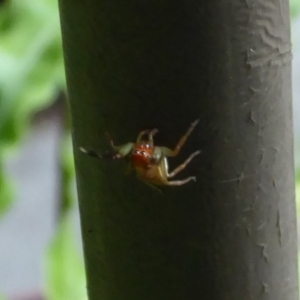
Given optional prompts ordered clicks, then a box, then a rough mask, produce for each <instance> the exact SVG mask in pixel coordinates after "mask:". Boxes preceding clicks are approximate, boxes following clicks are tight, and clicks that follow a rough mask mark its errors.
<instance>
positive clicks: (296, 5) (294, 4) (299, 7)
mask: <svg viewBox="0 0 300 300" xmlns="http://www.w3.org/2000/svg"><path fill="white" fill-rule="evenodd" d="M290 11H291V17H292V18H295V17H297V16H299V14H300V0H290Z"/></svg>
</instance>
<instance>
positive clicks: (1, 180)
mask: <svg viewBox="0 0 300 300" xmlns="http://www.w3.org/2000/svg"><path fill="white" fill-rule="evenodd" d="M0 167H1V164H0ZM12 195H13V187H12V183H11V182H9V180H7V179H6V177H5V175H4V174H3V173H2V170H1V168H0V217H2V216H3V214H4V213H5V212H6V211H7V209H8V208H9V207H10V204H11V203H12ZM0 299H1V298H0Z"/></svg>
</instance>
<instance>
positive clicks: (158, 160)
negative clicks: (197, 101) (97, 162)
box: [80, 120, 200, 185]
mask: <svg viewBox="0 0 300 300" xmlns="http://www.w3.org/2000/svg"><path fill="white" fill-rule="evenodd" d="M198 122H199V120H196V121H195V122H193V123H192V124H191V126H190V127H189V129H188V130H187V132H186V133H185V134H184V135H183V136H182V137H181V138H180V140H179V142H178V143H177V145H176V147H175V148H174V150H172V149H169V148H167V147H163V146H155V145H154V142H153V136H154V135H155V134H156V133H157V132H158V130H157V129H152V130H143V131H141V132H140V133H139V135H138V137H137V140H136V142H135V143H127V144H124V145H121V146H115V145H114V142H113V140H112V139H111V138H109V142H110V146H111V147H112V149H113V150H114V153H115V154H112V155H111V154H109V155H108V154H104V155H101V154H98V153H97V152H95V151H92V150H86V149H85V148H82V147H81V148H80V150H81V151H82V152H83V153H86V154H88V155H90V156H93V157H96V158H100V159H102V158H105V157H110V158H112V159H119V158H126V157H128V158H129V162H130V165H131V167H132V168H133V169H134V170H135V172H136V175H137V177H138V178H139V179H141V180H142V181H144V182H146V183H149V184H155V185H183V184H186V183H188V182H189V181H191V180H194V181H196V177H195V176H191V177H188V178H185V179H182V180H174V181H168V179H169V178H172V177H174V176H175V175H176V174H178V173H179V172H180V171H182V170H183V169H184V168H185V167H186V166H187V165H188V164H189V163H190V161H191V160H192V159H193V158H194V157H195V156H196V155H198V154H200V151H199V150H198V151H195V152H194V153H192V154H191V155H190V156H189V157H188V158H187V159H186V160H185V161H184V162H183V163H182V164H181V165H179V166H178V167H177V168H175V170H174V171H173V172H171V173H169V170H168V161H167V157H174V156H176V155H177V154H178V153H179V151H180V149H181V147H182V146H183V145H184V143H185V142H186V140H187V138H188V136H189V135H190V134H191V133H192V131H193V130H194V128H195V127H196V125H197V124H198ZM145 135H147V136H148V139H147V140H143V139H142V138H143V137H144V136H145Z"/></svg>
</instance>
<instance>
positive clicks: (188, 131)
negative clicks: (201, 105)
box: [161, 119, 199, 156]
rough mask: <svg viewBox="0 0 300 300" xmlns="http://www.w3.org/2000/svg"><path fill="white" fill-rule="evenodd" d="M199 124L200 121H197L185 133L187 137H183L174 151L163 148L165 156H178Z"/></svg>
mask: <svg viewBox="0 0 300 300" xmlns="http://www.w3.org/2000/svg"><path fill="white" fill-rule="evenodd" d="M198 123H199V119H197V120H196V121H194V122H193V123H192V124H191V126H190V127H189V129H188V130H187V132H186V133H185V135H183V136H182V137H181V138H180V140H179V142H178V143H177V145H176V147H175V148H174V150H172V149H169V148H167V147H161V148H162V152H163V154H164V155H166V156H176V155H177V154H178V153H179V151H180V149H181V148H182V146H183V145H184V144H185V142H186V140H187V138H188V137H189V135H190V134H191V133H192V131H193V130H194V128H195V127H196V125H197V124H198Z"/></svg>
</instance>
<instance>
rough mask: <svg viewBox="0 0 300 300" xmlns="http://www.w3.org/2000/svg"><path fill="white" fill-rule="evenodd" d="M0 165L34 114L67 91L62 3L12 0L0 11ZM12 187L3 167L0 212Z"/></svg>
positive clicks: (0, 185) (8, 202)
mask: <svg viewBox="0 0 300 300" xmlns="http://www.w3.org/2000/svg"><path fill="white" fill-rule="evenodd" d="M0 36H1V39H0V66H1V70H0V87H1V89H0V139H1V147H0V166H2V162H3V161H4V160H5V158H6V157H7V154H8V150H11V149H13V146H14V148H15V146H17V144H18V142H19V141H20V140H21V138H22V137H23V136H24V133H25V132H26V131H27V130H28V128H29V126H28V125H29V122H30V117H31V116H32V114H33V113H35V112H37V111H39V110H40V109H42V108H45V107H47V106H49V105H50V104H51V103H52V102H53V101H54V99H55V95H56V93H57V92H58V91H59V90H60V89H62V88H63V87H64V85H65V83H64V70H63V62H62V50H61V38H60V30H59V18H58V9H57V2H56V1H52V0H31V1H19V0H11V1H7V2H4V3H3V4H2V5H1V10H0ZM11 196H12V193H11V188H10V186H9V184H8V180H7V179H5V177H4V174H3V168H0V215H1V214H3V213H4V212H5V210H6V209H7V208H8V207H9V204H10V202H11V199H12V197H11Z"/></svg>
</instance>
